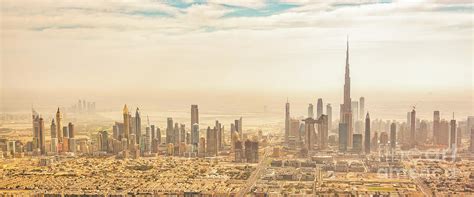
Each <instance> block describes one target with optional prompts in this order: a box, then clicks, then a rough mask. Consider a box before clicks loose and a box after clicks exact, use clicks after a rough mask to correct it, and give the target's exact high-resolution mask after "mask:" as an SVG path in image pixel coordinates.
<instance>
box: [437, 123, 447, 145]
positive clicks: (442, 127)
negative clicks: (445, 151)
mask: <svg viewBox="0 0 474 197" xmlns="http://www.w3.org/2000/svg"><path fill="white" fill-rule="evenodd" d="M438 136H439V137H438V140H439V142H438V143H439V145H442V146H444V147H449V122H448V121H446V120H444V119H443V120H441V121H440V122H439V134H438Z"/></svg>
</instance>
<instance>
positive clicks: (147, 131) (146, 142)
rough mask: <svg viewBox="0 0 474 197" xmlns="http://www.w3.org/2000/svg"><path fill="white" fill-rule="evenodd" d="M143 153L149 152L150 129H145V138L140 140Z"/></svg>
mask: <svg viewBox="0 0 474 197" xmlns="http://www.w3.org/2000/svg"><path fill="white" fill-rule="evenodd" d="M142 142H143V146H144V148H143V149H144V152H146V153H149V152H151V129H150V127H146V128H145V137H144V138H143V139H142Z"/></svg>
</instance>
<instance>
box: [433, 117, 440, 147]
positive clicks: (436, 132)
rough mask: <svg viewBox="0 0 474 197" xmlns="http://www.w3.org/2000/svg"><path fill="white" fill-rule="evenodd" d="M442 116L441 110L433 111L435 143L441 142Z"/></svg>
mask: <svg viewBox="0 0 474 197" xmlns="http://www.w3.org/2000/svg"><path fill="white" fill-rule="evenodd" d="M439 137H440V116H439V111H434V113H433V144H436V145H439V144H440V138H439Z"/></svg>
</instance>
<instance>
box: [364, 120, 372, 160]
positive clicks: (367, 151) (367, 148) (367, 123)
mask: <svg viewBox="0 0 474 197" xmlns="http://www.w3.org/2000/svg"><path fill="white" fill-rule="evenodd" d="M370 137H371V136H370V116H369V112H367V115H366V116H365V136H364V139H365V140H364V149H365V154H370Z"/></svg>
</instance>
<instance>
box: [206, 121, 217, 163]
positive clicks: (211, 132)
mask: <svg viewBox="0 0 474 197" xmlns="http://www.w3.org/2000/svg"><path fill="white" fill-rule="evenodd" d="M216 131H217V128H215V127H214V128H213V129H211V127H207V132H206V141H207V146H206V154H207V156H210V157H214V156H217V132H216Z"/></svg>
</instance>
